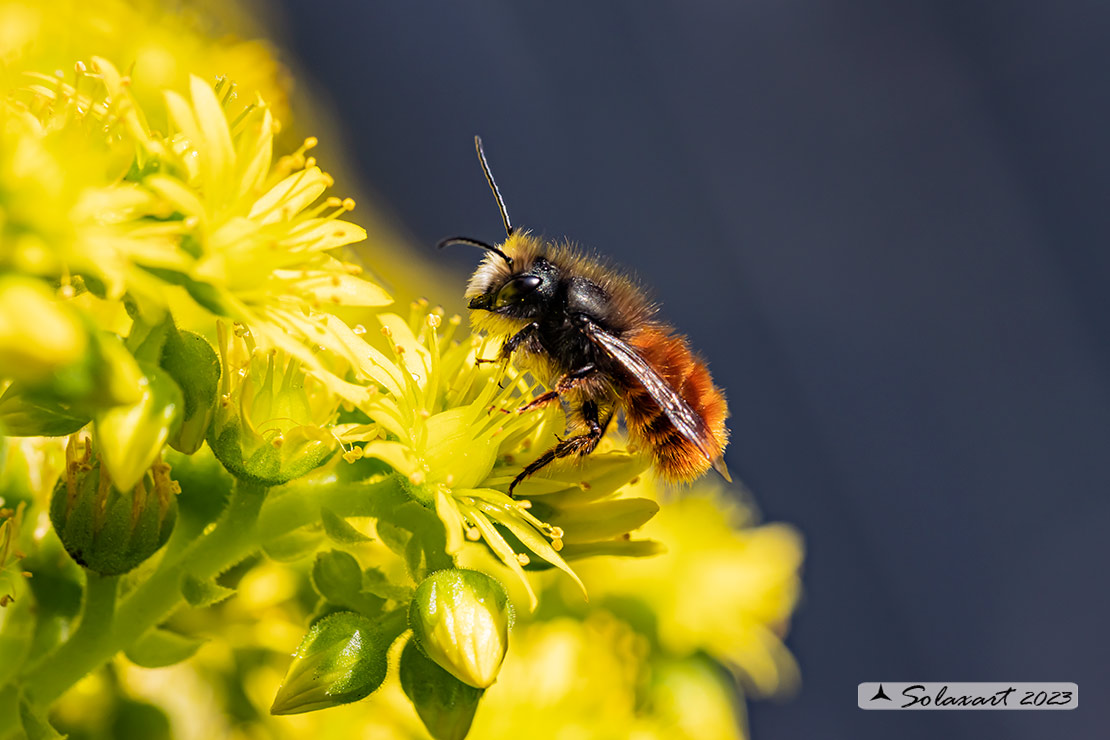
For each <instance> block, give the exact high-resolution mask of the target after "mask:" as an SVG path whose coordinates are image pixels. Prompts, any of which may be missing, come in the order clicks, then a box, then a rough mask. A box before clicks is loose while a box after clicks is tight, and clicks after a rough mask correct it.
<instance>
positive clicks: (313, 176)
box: [250, 167, 331, 224]
mask: <svg viewBox="0 0 1110 740" xmlns="http://www.w3.org/2000/svg"><path fill="white" fill-rule="evenodd" d="M329 185H331V178H330V177H328V176H327V175H325V174H324V173H323V171H321V170H320V168H319V167H309V168H307V169H304V170H301V171H300V172H295V173H293V174H292V175H290V176H289V177H287V178H285V179H284V180H282V181H281V182H279V183H278V184H277V185H274V186H273V187H272V188H270V190H269V191H267V192H266V194H265V195H263V196H262V197H261V198H259V199H258V200H257V201H255V204H254V206H253V207H252V208H251V212H250V217H251V218H253V219H257V220H258V221H259V222H260V223H264V224H272V223H276V222H278V221H282V220H289V219H291V218H292V217H293V216H295V215H297V214H298V213H300V212H301V211H302V210H304V209H305V208H306V207H307V206H309V205H311V204H312V202H313V201H315V200H316V199H317V198H319V197H320V196H321V195H322V194H323V192H324V191H325V190H327V188H328V186H329Z"/></svg>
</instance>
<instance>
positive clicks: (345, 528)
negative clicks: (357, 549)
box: [320, 506, 370, 545]
mask: <svg viewBox="0 0 1110 740" xmlns="http://www.w3.org/2000/svg"><path fill="white" fill-rule="evenodd" d="M320 520H321V521H322V522H323V524H324V533H325V534H327V536H328V539H330V540H331V541H333V542H335V543H336V544H339V545H357V544H359V543H360V542H369V541H370V538H369V537H367V536H366V535H364V534H363V533H362V532H359V531H358V530H357V529H355V528H354V527H352V526H351V525H350V524H349V523H348V522H347V520H346V519H344V518H343V517H341V516H339V515H338V514H336V513H335V512H334V511H332V510H331V509H329V508H327V507H326V506H321V507H320Z"/></svg>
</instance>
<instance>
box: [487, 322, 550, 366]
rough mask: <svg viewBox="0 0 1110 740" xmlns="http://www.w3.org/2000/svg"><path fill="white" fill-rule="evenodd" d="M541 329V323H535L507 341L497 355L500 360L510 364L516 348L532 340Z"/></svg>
mask: <svg viewBox="0 0 1110 740" xmlns="http://www.w3.org/2000/svg"><path fill="white" fill-rule="evenodd" d="M539 328H540V325H539V323H537V322H535V321H533V322H532V323H531V324H529V325H528V326H526V327H524V328H523V329H521V330H520V331H518V332H517V333H516V334H513V335H512V336H511V337H509V338H508V339H506V340H505V343H504V344H502V345H501V351H500V352H498V353H497V357H498V359H499V360H502V361H503V362H508V361H509V358H510V357H512V356H513V352H515V351H516V348H517V347H519V346H520V345H522V344H524V343H525V342H527V341H528V340H529V339H531V338H532V336H533V335H534V334H535V333H536V331H538V330H539Z"/></svg>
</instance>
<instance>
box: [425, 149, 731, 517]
mask: <svg viewBox="0 0 1110 740" xmlns="http://www.w3.org/2000/svg"><path fill="white" fill-rule="evenodd" d="M474 146H475V149H476V150H477V152H478V161H479V162H480V163H481V166H482V172H483V173H484V174H485V176H486V182H487V183H488V184H489V187H490V190H492V191H493V197H494V199H495V200H496V201H497V207H498V209H499V210H500V212H501V221H502V223H503V224H504V227H505V234H506V239H505V241H504V242H503V243H502V244H500V245H499V246H494V245H492V244H487V243H485V242H483V241H479V240H478V239H472V238H468V237H461V236H459V237H451V238H449V239H444V240H443V241H441V242H440V243H439V245H438V246H439V247H440V248H443V247H445V246H447V245H449V244H466V245H470V246H475V247H480V248H481V249H484V250H486V252H488V254H487V255H486V256H485V258H484V259H483V260H482V263H481V264H480V265H479V266H478V269H477V270H476V271H475V272H474V274H473V276H471V278H470V282H469V283H468V285H467V288H466V298H467V300H468V302H469V308H470V319H471V324H472V326H473V327H474V328H475V329H476V330H478V331H481V332H485V333H487V334H489V335H490V336H494V337H505V340H504V343H503V344H502V345H501V350H500V352H499V353H498V357H497V358H496V359H489V360H485V359H479V362H503V363H508V362H509V360H510V359H515V360H516V362H517V364H518V366H520V367H522V368H524V369H526V370H529V371H531V372H532V373H533V374H534V375H536V376H537V377H538V378H540V379H541V380H542V381H543V382H544V383H545V385H546V387H548V388H550V389H551V390H549V391H547V392H546V393H542V394H540V395H539V396H537V397H536V398H535V399H533V400H532V401H530V402H529V403H526V404H524V405H523V406H521V407H520V408H518V409H517V411H518V412H521V413H523V412H527V411H530V410H532V409H536V408H539V407H542V406H545V405H547V404H549V403H552V402H555V401H560V402H562V403H563V404H564V405H565V408H567V409H568V413H567V436H566V437H565V438H563V439H561V440H560V441H559V442H558V444H556V445H555V446H554V447H552V448H551V449H549V450H547V451H546V452H544V453H543V454H542V455H540V456H539V457H538V458H536V459H535V460H534V461H532V462H531V463H529V464H528V465H527V466H525V468H524V469H523V471H521V473H520V474H519V475H518V476H516V478H515V479H514V480H513V482H512V483H511V484H510V485H509V495H510V496H511V495H513V489H514V488H516V486H517V485H518V484H519V483H520V482H521V481H522V480H524V479H525V478H528V477H529V476H531V475H533V474H535V473H536V472H538V471H539V470H541V469H542V468H544V467H546V466H547V465H549V464H551V463H552V462H554V461H555V460H559V459H561V458H565V457H572V456H584V455H588V454H590V453H591V452H593V451H594V449H595V448H596V447H597V445H598V442H600V441H601V438H602V437H603V436H604V435H605V432H606V430H607V429H608V428H609V425H610V424H611V423H612V421H613V417H614V415H616V414H617V413H618V412H623V414H624V420H625V426H626V427H627V430H628V433H629V437H630V438H631V440H632V442H633V443H638V444H639V446H640V447H643V448H646V449H647V450H649V451H650V454H651V458H652V461H653V463H654V466H655V468H656V470H657V471H658V473H659V474H660V475H661V476H662V477H663V478H664V479H666V480H669V481H675V482H679V481H689V480H693V479H694V478H697V477H699V476H701V475H702V474H704V473H705V472H706V471H708V470H709V468H710V467H712V468H713V469H715V470H716V471H717V472H719V473H720V474H721V476H723V477H724V479H725V480H728V481H731V480H732V479H731V478H730V477H729V474H728V469H727V468H726V467H725V463H724V459H723V453H724V449H725V445H726V444H727V443H728V430H727V429H726V427H725V418H726V417H727V416H728V406H727V404H726V403H725V398H724V395H723V394H722V393H721V390H720V389H719V388H717V387H716V386H715V385H714V384H713V379H712V377H711V376H710V374H709V369H708V368H707V367H706V365H705V363H704V362H703V361H702V360H700V359H699V358H698V357H697V356H696V355H694V353H693V352H692V351H691V350H690V346H689V344H688V343H687V341H686V338H685V337H684V336H682V335H681V334H679V333H678V332H676V331H675V330H674V329H673V328H671V327H670V326H668V325H666V324H664V323H661V322H660V321H658V320H657V319H656V318H655V314H656V307H655V306H654V305H653V304H652V303H651V302H650V300H649V299H648V298H647V297H646V296H645V295H644V291H643V290H642V289H641V288H640V287H639V286H638V285H637V284H636V283H635V282H634V281H633V280H631V279H630V278H629V277H627V276H626V274H624V273H623V272H621V271H620V270H618V269H615V268H614V267H612V266H610V265H609V264H607V263H605V262H603V261H601V260H599V259H597V258H595V257H592V256H588V255H585V254H583V253H582V252H580V251H578V250H577V249H575V248H573V247H571V246H570V245H568V244H564V243H554V242H548V241H544V240H541V239H539V238H537V237H534V236H532V235H531V234H530V233H528V232H527V231H518V230H517V229H515V228H514V227H513V225H512V223H511V222H510V220H509V212H508V210H507V209H506V208H505V201H504V199H503V198H502V197H501V191H500V190H498V188H497V183H496V182H495V181H494V179H493V173H492V172H491V171H490V168H489V164H488V163H487V162H486V155H485V152H484V151H483V149H482V140H481V138H479V137H477V136H475V137H474Z"/></svg>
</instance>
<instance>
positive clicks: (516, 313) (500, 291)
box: [466, 232, 559, 319]
mask: <svg viewBox="0 0 1110 740" xmlns="http://www.w3.org/2000/svg"><path fill="white" fill-rule="evenodd" d="M501 246H502V248H501V249H498V250H497V252H493V251H492V250H491V252H490V254H489V255H487V256H486V258H485V259H484V260H483V261H482V264H480V265H479V266H478V269H477V270H475V271H474V275H472V276H471V278H470V283H469V284H468V285H467V290H466V298H467V299H468V301H469V307H470V308H471V309H472V310H479V311H490V312H493V313H496V314H499V315H501V316H505V317H508V318H520V319H532V318H535V317H536V316H538V315H540V314H541V313H542V312H543V310H544V308H545V307H546V306H547V304H548V302H549V301H550V300H551V298H552V297H553V296H554V295H555V291H556V288H557V287H558V283H559V274H558V273H559V271H558V268H557V267H556V266H555V264H553V263H552V262H550V261H548V260H547V259H545V258H544V257H543V256H542V255H541V254H540V253H539V252H540V250H541V249H542V242H540V241H539V240H538V239H535V238H533V237H531V236H530V235H529V234H527V233H522V232H517V233H515V234H513V235H512V236H510V237H509V238H508V239H507V240H506V241H505V243H504V244H503V245H501Z"/></svg>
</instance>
